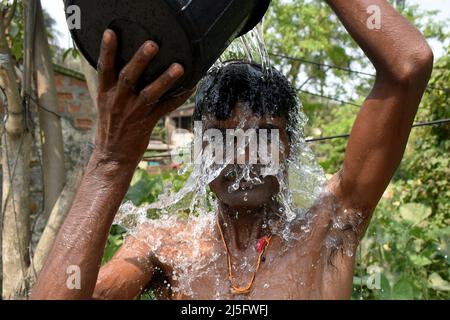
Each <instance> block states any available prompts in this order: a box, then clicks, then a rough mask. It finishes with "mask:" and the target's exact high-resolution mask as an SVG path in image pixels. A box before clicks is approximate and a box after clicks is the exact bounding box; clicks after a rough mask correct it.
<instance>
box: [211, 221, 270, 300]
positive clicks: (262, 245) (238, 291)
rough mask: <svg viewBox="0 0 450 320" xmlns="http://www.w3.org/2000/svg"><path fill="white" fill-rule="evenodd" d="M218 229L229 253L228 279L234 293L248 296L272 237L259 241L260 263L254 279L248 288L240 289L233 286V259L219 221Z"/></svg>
mask: <svg viewBox="0 0 450 320" xmlns="http://www.w3.org/2000/svg"><path fill="white" fill-rule="evenodd" d="M217 227H218V228H219V232H220V236H221V237H222V242H223V245H224V246H225V249H226V251H227V258H228V279H229V281H230V285H231V289H232V293H234V294H246V293H248V292H250V290H251V288H252V287H253V283H254V282H255V278H256V274H257V273H258V270H259V267H260V266H261V261H262V257H263V255H264V252H265V251H266V249H267V248H268V247H269V245H270V240H272V235H270V236H269V237H262V238H261V239H259V241H258V245H257V246H256V251H257V252H258V254H259V255H258V261H257V264H256V269H255V272H254V273H253V276H252V279H251V280H250V282H249V284H248V285H247V286H246V287H238V286H235V285H234V284H233V280H234V277H233V262H232V258H231V253H230V249H229V247H228V245H227V242H226V241H225V237H224V235H223V231H222V227H221V226H220V223H219V221H217Z"/></svg>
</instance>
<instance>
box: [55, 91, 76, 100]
mask: <svg viewBox="0 0 450 320" xmlns="http://www.w3.org/2000/svg"><path fill="white" fill-rule="evenodd" d="M58 99H59V100H60V101H68V100H72V99H73V94H72V93H70V92H58Z"/></svg>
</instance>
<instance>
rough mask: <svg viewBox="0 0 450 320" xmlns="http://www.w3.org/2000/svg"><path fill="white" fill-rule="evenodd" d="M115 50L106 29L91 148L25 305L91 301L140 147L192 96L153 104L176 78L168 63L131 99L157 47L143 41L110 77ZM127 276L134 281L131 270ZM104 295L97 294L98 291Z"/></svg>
mask: <svg viewBox="0 0 450 320" xmlns="http://www.w3.org/2000/svg"><path fill="white" fill-rule="evenodd" d="M116 49H117V38H116V35H115V34H114V32H112V31H110V30H107V31H106V32H105V34H104V38H103V43H102V49H101V55H100V60H99V66H98V70H99V84H100V87H99V97H98V119H97V135H96V147H95V150H94V152H93V155H92V158H91V159H90V161H89V164H88V166H87V168H86V171H85V172H86V173H85V175H84V177H83V180H82V182H81V186H80V188H79V190H78V193H77V195H76V197H75V199H74V201H73V205H72V207H71V209H70V211H69V214H68V216H67V218H66V220H65V222H64V224H63V226H62V228H61V230H60V231H59V234H58V236H57V239H56V241H55V244H54V246H53V249H52V250H51V252H50V254H49V257H48V258H47V261H46V263H45V265H44V267H43V269H42V271H41V273H40V274H39V277H38V280H37V283H36V285H35V286H34V288H33V290H32V295H31V298H32V299H91V298H92V297H93V294H94V288H95V285H96V281H97V277H98V273H99V269H100V264H101V259H102V256H103V251H104V248H105V243H106V240H107V237H108V233H109V229H110V227H111V224H112V222H113V219H114V216H115V214H116V212H117V210H118V208H119V206H120V203H121V201H122V199H123V197H124V196H125V194H126V192H127V189H128V186H129V184H130V181H131V178H132V175H133V173H134V170H135V168H136V166H137V165H138V163H139V161H140V159H141V157H142V155H143V154H144V152H145V150H146V148H147V146H148V143H149V140H150V135H151V132H152V130H153V128H154V126H155V125H156V123H157V122H158V121H159V119H160V118H161V117H162V116H163V115H164V114H166V113H168V112H171V111H173V110H174V109H176V108H177V107H179V106H180V105H182V104H183V103H184V102H185V101H186V100H187V98H188V97H189V96H190V95H191V94H192V92H188V93H186V94H183V95H180V96H177V97H175V98H172V99H169V100H161V101H159V100H160V98H161V96H162V95H163V94H164V93H166V92H167V91H168V90H169V89H170V88H171V87H172V86H173V85H174V84H175V82H176V81H177V80H178V79H179V78H180V77H181V76H182V75H183V72H184V70H183V67H182V66H181V65H179V64H173V65H172V66H171V67H170V68H169V69H168V70H167V71H166V72H165V73H163V74H162V75H161V76H160V78H158V79H157V80H155V81H154V82H153V83H151V84H150V85H149V86H147V87H146V88H145V89H143V90H142V91H141V92H140V93H139V94H136V93H135V90H134V84H135V83H136V82H137V80H138V79H139V77H140V76H141V74H142V73H143V72H144V70H145V69H146V67H147V66H148V64H149V62H150V61H151V60H152V58H153V57H154V56H155V55H156V54H157V51H158V47H157V45H156V44H155V43H154V42H151V41H148V42H146V43H145V44H144V45H143V46H142V47H141V49H140V50H139V51H138V52H137V53H136V55H135V56H134V58H133V59H132V61H131V62H130V63H129V64H128V65H127V66H126V67H125V68H124V69H123V70H122V71H121V73H120V76H119V77H118V78H117V75H116V72H115V69H114V66H115V57H116ZM122 271H123V270H122ZM129 273H130V274H131V273H133V274H135V272H133V270H131V269H130V272H129ZM76 277H78V278H79V279H76ZM78 280H79V286H78V284H77V282H78ZM147 280H148V279H147ZM110 284H111V285H113V284H112V283H110ZM106 289H107V288H102V290H101V291H102V292H106Z"/></svg>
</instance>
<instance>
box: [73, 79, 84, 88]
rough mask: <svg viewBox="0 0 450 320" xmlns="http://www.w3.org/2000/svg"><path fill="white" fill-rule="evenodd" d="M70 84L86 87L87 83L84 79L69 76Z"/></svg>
mask: <svg viewBox="0 0 450 320" xmlns="http://www.w3.org/2000/svg"><path fill="white" fill-rule="evenodd" d="M70 85H71V86H76V87H80V88H86V89H87V84H86V82H85V81H81V80H78V79H75V78H70Z"/></svg>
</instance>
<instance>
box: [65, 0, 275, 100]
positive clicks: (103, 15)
mask: <svg viewBox="0 0 450 320" xmlns="http://www.w3.org/2000/svg"><path fill="white" fill-rule="evenodd" d="M65 3H66V7H67V6H72V5H76V6H78V7H79V8H80V12H81V28H80V29H72V30H71V33H72V37H73V39H74V41H75V43H76V45H77V47H78V48H79V50H80V51H81V53H82V54H83V55H84V56H85V57H86V59H87V60H88V61H89V63H90V64H91V65H92V66H94V67H96V66H97V60H98V57H99V53H100V43H101V38H102V35H103V32H104V31H105V29H107V28H111V29H113V30H114V31H115V32H116V33H117V35H118V38H119V49H118V58H117V69H118V70H120V69H122V68H123V66H125V64H126V63H127V62H128V61H129V60H130V59H131V57H132V56H133V55H134V54H135V52H136V51H137V50H138V48H139V47H140V46H141V45H142V44H143V43H144V42H145V41H146V40H154V41H156V42H157V43H158V45H159V47H160V51H159V54H158V55H157V57H156V58H155V59H154V60H153V61H152V62H151V64H150V66H149V68H148V70H147V71H146V73H145V74H144V76H143V77H142V79H141V80H140V82H139V84H138V89H141V88H143V87H144V86H145V85H146V84H148V83H150V82H151V81H153V80H155V79H156V78H157V77H158V76H159V75H160V74H161V73H162V72H164V71H165V70H166V69H167V68H168V67H169V66H170V65H171V64H172V63H173V62H178V63H181V64H182V65H183V66H184V68H185V75H184V77H183V78H182V79H180V81H179V82H178V83H177V84H176V85H175V87H174V89H173V90H172V91H171V93H175V92H179V91H181V90H184V89H191V88H192V87H194V86H195V84H196V83H197V82H198V81H199V80H200V79H201V78H202V76H203V75H204V74H205V73H206V72H207V71H208V69H209V68H210V67H211V66H212V65H213V63H214V62H215V61H216V60H217V59H218V57H219V56H220V55H221V54H222V52H223V51H224V50H225V49H226V48H227V47H228V45H229V44H230V43H231V41H232V40H233V39H234V38H236V37H237V36H240V35H242V34H245V33H246V32H248V31H249V30H251V29H252V28H253V27H254V26H255V25H256V24H257V23H258V22H259V21H260V20H261V19H262V17H263V16H264V14H265V12H266V11H267V8H268V7H269V4H270V0H66V1H65ZM66 11H67V10H66ZM69 13H71V12H70V11H69Z"/></svg>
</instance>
